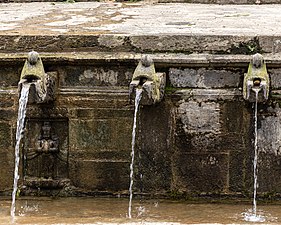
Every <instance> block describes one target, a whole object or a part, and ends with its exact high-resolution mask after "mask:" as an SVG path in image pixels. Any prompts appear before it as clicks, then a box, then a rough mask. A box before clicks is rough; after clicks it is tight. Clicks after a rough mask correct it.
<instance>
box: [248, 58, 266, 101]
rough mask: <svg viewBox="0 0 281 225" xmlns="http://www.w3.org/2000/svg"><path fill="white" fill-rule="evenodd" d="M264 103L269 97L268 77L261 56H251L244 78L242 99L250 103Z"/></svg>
mask: <svg viewBox="0 0 281 225" xmlns="http://www.w3.org/2000/svg"><path fill="white" fill-rule="evenodd" d="M256 92H257V93H258V102H265V101H266V100H267V99H268V95H269V76H268V73H267V69H266V64H265V61H264V58H263V56H262V55H261V54H258V53H257V54H255V55H253V58H252V60H251V62H250V64H249V67H248V72H247V73H246V74H245V76H244V83H243V97H244V99H245V100H247V101H250V102H255V101H256Z"/></svg>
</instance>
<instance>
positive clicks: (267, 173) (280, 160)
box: [258, 152, 281, 194]
mask: <svg viewBox="0 0 281 225" xmlns="http://www.w3.org/2000/svg"><path fill="white" fill-rule="evenodd" d="M280 177H281V156H280V155H276V154H274V153H269V152H261V153H260V154H259V158H258V184H259V186H258V192H264V193H272V194H276V193H280V192H281V179H280Z"/></svg>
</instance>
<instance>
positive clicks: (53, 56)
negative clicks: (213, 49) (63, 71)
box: [0, 52, 281, 68]
mask: <svg viewBox="0 0 281 225" xmlns="http://www.w3.org/2000/svg"><path fill="white" fill-rule="evenodd" d="M39 54H40V56H41V58H42V61H43V63H47V64H50V65H57V64H64V65H66V64H70V65H85V64H95V63H132V65H135V66H136V65H137V62H138V61H139V60H140V59H141V56H142V54H141V53H135V52H59V53H57V52H39ZM145 55H148V56H150V57H151V58H152V59H153V61H154V63H155V65H156V67H170V66H188V67H209V66H212V67H224V68H225V67H246V68H247V66H248V64H249V62H250V60H251V58H252V56H251V55H241V54H236V55H234V54H229V55H220V54H218V55H216V54H183V53H147V54H145ZM263 56H264V58H265V61H266V63H267V67H272V68H276V67H281V54H263ZM26 58H27V52H26V53H22V52H20V53H0V65H5V64H8V65H14V64H22V65H23V63H24V61H25V60H26Z"/></svg>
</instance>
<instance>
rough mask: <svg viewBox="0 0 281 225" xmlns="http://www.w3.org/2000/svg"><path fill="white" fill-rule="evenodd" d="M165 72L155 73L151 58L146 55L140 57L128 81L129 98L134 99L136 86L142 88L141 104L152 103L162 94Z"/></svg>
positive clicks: (161, 96) (160, 97) (158, 99)
mask: <svg viewBox="0 0 281 225" xmlns="http://www.w3.org/2000/svg"><path fill="white" fill-rule="evenodd" d="M165 85H166V80H165V73H156V72H155V67H154V63H153V60H152V59H150V58H149V57H148V56H144V57H142V58H141V60H140V62H139V64H138V66H137V68H136V69H135V71H134V74H133V79H132V81H131V83H130V90H129V95H130V99H131V100H132V99H134V97H135V92H136V88H142V89H143V93H142V99H141V102H140V104H141V105H153V104H155V103H157V102H160V101H161V100H162V98H163V96H164V88H165Z"/></svg>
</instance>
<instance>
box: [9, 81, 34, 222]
mask: <svg viewBox="0 0 281 225" xmlns="http://www.w3.org/2000/svg"><path fill="white" fill-rule="evenodd" d="M29 88H30V83H23V85H22V89H21V95H20V99H19V110H18V120H17V132H16V146H15V170H14V186H13V193H12V205H11V217H12V223H14V220H15V211H16V195H17V190H18V180H19V161H20V142H21V139H22V136H23V131H24V122H25V114H26V105H27V101H28V94H29Z"/></svg>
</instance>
